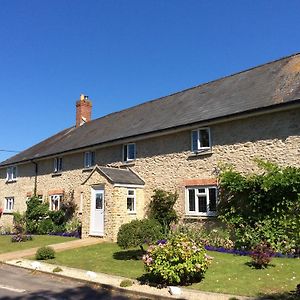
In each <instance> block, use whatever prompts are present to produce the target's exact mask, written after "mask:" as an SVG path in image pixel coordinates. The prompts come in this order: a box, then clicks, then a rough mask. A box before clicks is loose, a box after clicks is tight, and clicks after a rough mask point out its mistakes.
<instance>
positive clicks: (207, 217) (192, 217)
mask: <svg viewBox="0 0 300 300" xmlns="http://www.w3.org/2000/svg"><path fill="white" fill-rule="evenodd" d="M216 217H217V215H185V216H184V219H211V218H216Z"/></svg>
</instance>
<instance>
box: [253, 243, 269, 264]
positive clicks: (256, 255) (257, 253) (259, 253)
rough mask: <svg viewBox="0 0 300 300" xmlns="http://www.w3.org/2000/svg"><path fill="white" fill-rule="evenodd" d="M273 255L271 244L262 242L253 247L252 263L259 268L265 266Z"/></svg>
mask: <svg viewBox="0 0 300 300" xmlns="http://www.w3.org/2000/svg"><path fill="white" fill-rule="evenodd" d="M273 255H274V251H273V249H272V248H271V245H270V244H269V243H266V242H261V243H260V244H258V245H256V246H255V247H254V248H253V249H252V253H251V258H252V265H253V266H254V267H255V268H257V269H262V268H265V267H267V266H268V264H269V263H270V262H271V260H272V256H273Z"/></svg>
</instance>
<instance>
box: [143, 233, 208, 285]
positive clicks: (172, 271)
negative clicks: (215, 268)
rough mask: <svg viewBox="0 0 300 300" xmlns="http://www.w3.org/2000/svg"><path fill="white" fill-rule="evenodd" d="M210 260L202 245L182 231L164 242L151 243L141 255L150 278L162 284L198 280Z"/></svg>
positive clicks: (186, 282)
mask: <svg viewBox="0 0 300 300" xmlns="http://www.w3.org/2000/svg"><path fill="white" fill-rule="evenodd" d="M210 260H211V258H210V257H209V256H207V255H206V254H205V250H204V247H203V246H202V245H199V244H197V243H195V242H194V241H193V240H192V239H190V238H189V237H188V236H187V235H185V234H182V233H180V234H175V235H173V236H172V237H171V238H170V239H169V240H168V241H166V242H162V243H159V244H158V245H155V246H154V245H151V246H150V247H149V248H148V250H147V253H146V254H145V255H144V256H143V261H144V264H145V269H146V271H147V272H149V275H150V278H151V280H153V281H155V282H159V283H164V284H188V283H192V282H196V281H200V280H201V279H202V278H203V276H204V273H205V272H206V270H207V268H208V265H209V263H210Z"/></svg>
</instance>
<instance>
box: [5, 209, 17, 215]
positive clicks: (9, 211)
mask: <svg viewBox="0 0 300 300" xmlns="http://www.w3.org/2000/svg"><path fill="white" fill-rule="evenodd" d="M13 213H14V212H13V211H12V210H6V211H3V215H12V214H13Z"/></svg>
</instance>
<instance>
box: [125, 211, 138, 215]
mask: <svg viewBox="0 0 300 300" xmlns="http://www.w3.org/2000/svg"><path fill="white" fill-rule="evenodd" d="M127 214H128V215H136V212H135V211H128V212H127Z"/></svg>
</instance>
